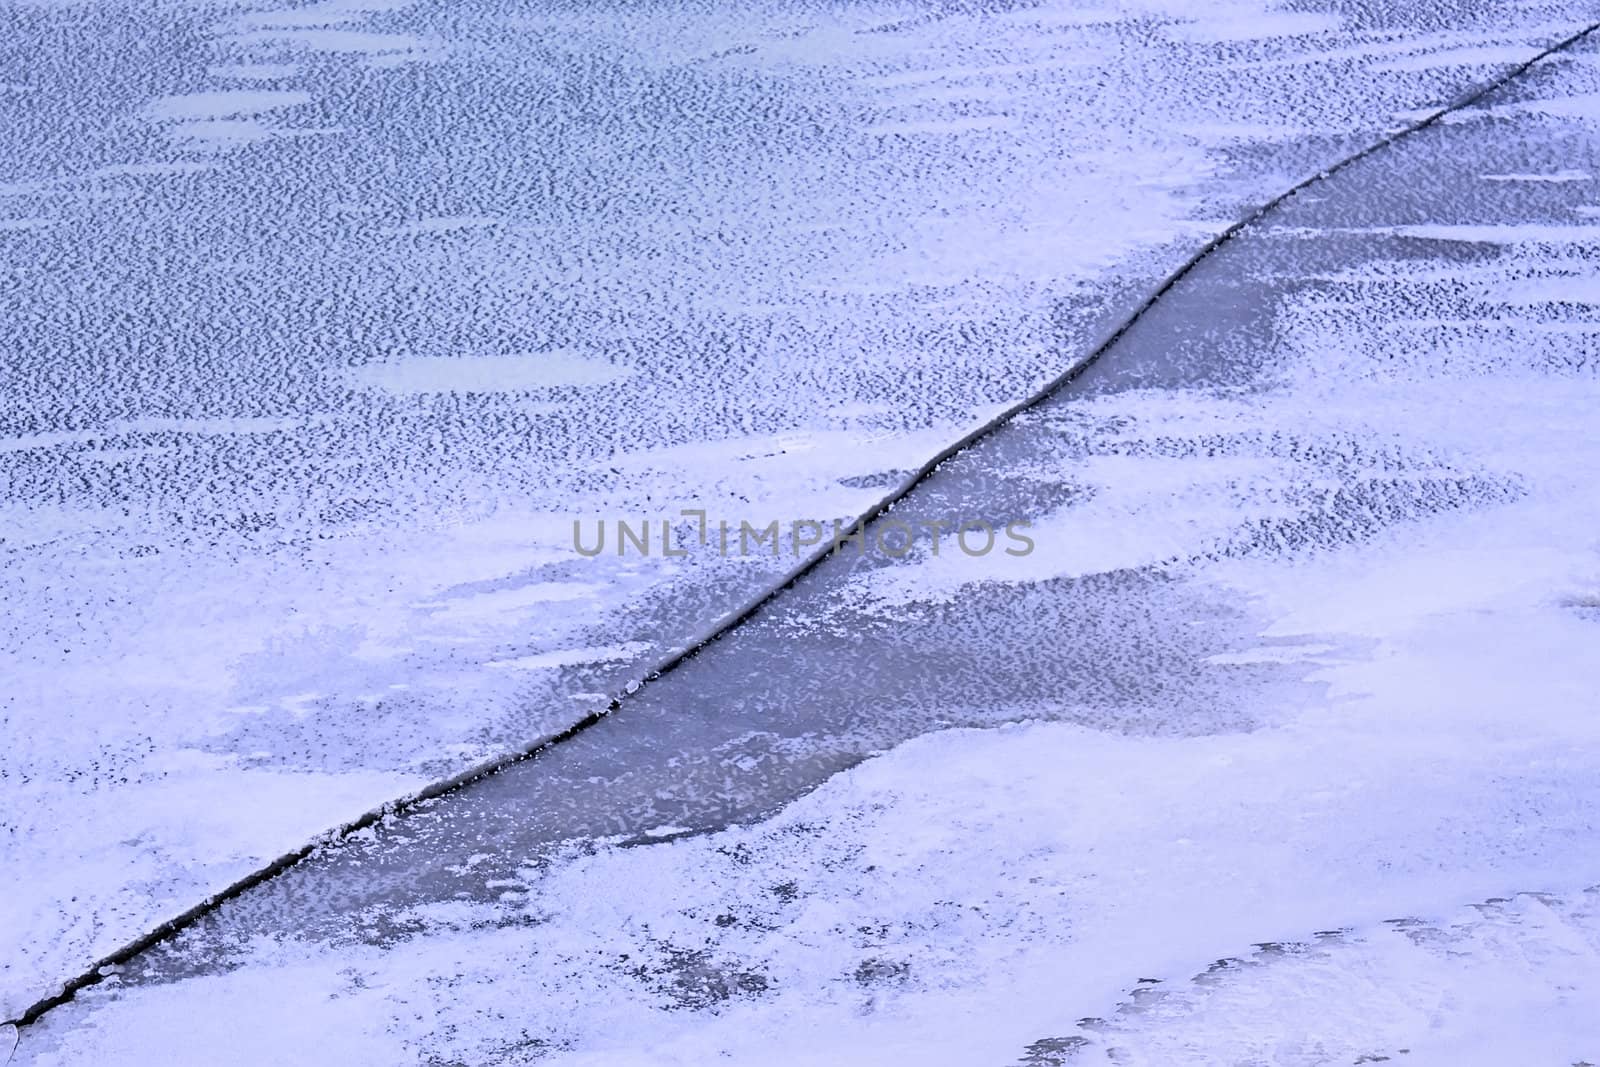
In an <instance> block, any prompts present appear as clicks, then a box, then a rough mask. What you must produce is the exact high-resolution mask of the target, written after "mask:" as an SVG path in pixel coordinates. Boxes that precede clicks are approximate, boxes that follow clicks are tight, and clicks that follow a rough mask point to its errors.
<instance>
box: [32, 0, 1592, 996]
mask: <svg viewBox="0 0 1600 1067" xmlns="http://www.w3.org/2000/svg"><path fill="white" fill-rule="evenodd" d="M1588 15H1589V12H1588V11H1587V10H1585V5H1582V4H1577V3H1562V2H1549V3H1533V4H1514V5H1513V4H1508V5H1496V4H1480V3H1470V2H1437V3H1424V4H1417V5H1404V6H1400V5H1389V4H1365V3H1355V2H1347V3H1331V4H1325V5H1320V6H1319V5H1315V4H1296V5H1282V6H1272V5H1269V4H1267V3H1265V2H1264V0H1262V2H1256V0H1249V2H1240V3H1225V4H1206V5H1194V4H1189V3H1179V2H1177V0H1170V2H1169V0H1154V2H1152V0H1127V2H1116V3H1108V4H1105V5H1096V6H1093V7H1089V6H1084V5H1076V4H1063V3H1045V4H1041V5H1036V6H1026V5H1009V4H1004V3H997V4H935V3H913V4H901V5H886V4H853V5H842V4H841V5H822V4H810V5H806V4H788V5H769V4H763V3H742V4H736V5H703V4H693V3H659V4H653V5H644V6H640V5H629V6H626V7H616V6H612V5H606V4H599V5H597V4H593V3H584V4H581V5H567V4H562V3H542V4H536V5H533V6H522V7H514V8H513V7H496V6H493V5H490V4H487V3H483V2H477V0H469V2H467V3H449V4H445V3H437V4H432V3H419V4H404V3H394V2H388V0H371V2H362V0H357V2H353V3H341V2H332V3H317V4H311V5H305V6H301V7H295V8H290V7H267V6H258V5H248V6H247V5H234V6H227V5H221V4H207V3H182V4H175V3H163V2H155V0H135V2H133V3H126V4H117V5H112V4H109V3H51V4H36V3H28V2H23V3H17V2H8V3H5V4H0V23H3V30H0V279H3V282H0V321H3V322H4V323H5V328H4V332H3V335H0V479H3V481H0V485H3V489H0V602H3V603H4V606H5V612H4V621H3V630H0V633H3V637H0V657H3V658H0V676H3V679H4V683H3V689H0V753H3V755H0V776H3V779H0V780H3V782H4V788H5V798H6V799H5V806H4V811H3V814H0V869H4V870H6V871H7V872H8V874H9V876H8V878H7V890H6V892H5V893H3V894H0V969H3V970H0V1008H3V1009H4V1011H3V1012H0V1013H3V1014H11V1013H13V1012H15V1011H16V1010H18V1009H19V1008H20V1007H22V1006H23V1005H25V1004H26V1003H28V1002H29V1001H31V1000H32V999H33V998H34V997H36V996H38V995H40V994H41V993H43V992H45V991H47V990H48V989H50V988H51V987H52V985H53V984H54V983H56V982H59V981H60V980H62V979H63V978H65V977H66V976H67V975H69V974H71V973H73V972H75V971H77V970H78V969H80V968H81V967H82V966H84V965H85V964H86V963H87V962H88V961H89V960H91V959H93V958H94V957H96V956H97V955H99V954H101V953H103V952H106V951H108V950H110V949H112V948H114V947H115V946H117V945H119V944H121V943H122V942H123V941H125V940H126V939H128V938H129V937H131V936H133V935H135V934H137V933H139V932H141V931H143V930H145V929H147V928H148V927H150V926H151V925H152V924H153V923H155V922H156V921H158V920H160V919H161V918H164V917H166V916H168V915H170V914H173V913H175V912H177V911H179V910H181V909H182V908H183V907H185V906H187V905H188V904H190V903H192V902H194V901H195V900H196V899H198V898H199V897H201V896H203V895H204V894H205V893H207V892H209V891H211V890H213V889H215V888H217V887H219V886H221V885H223V884H225V883H227V882H228V881H229V880H231V879H232V878H234V877H236V876H238V875H239V874H241V873H243V872H245V871H247V870H249V869H251V868H253V867H255V866H258V865H259V864H260V863H262V862H263V861H264V860H265V859H267V858H269V857H271V856H273V855H276V854H277V853H279V852H281V851H284V850H286V849H289V848H292V847H294V846H296V845H298V844H300V843H302V842H303V841H305V840H306V839H308V838H309V837H310V836H311V835H312V834H314V833H315V832H317V831H319V830H322V829H324V828H326V827H328V826H330V825H334V824H337V823H339V822H340V821H342V820H344V819H347V818H350V817H352V816H354V815H355V814H357V813H359V812H361V811H363V810H365V809H366V808H368V807H370V806H372V805H374V804H376V803H378V802H380V801H382V800H385V799H387V798H389V797H391V796H394V795H396V794H398V793H402V792H405V791H407V790H409V789H412V788H414V787H416V786H418V785H419V784H421V783H422V782H424V781H427V780H430V779H432V778H435V777H437V776H440V775H443V774H445V773H448V772H450V771H452V770H454V769H457V768H460V767H462V766H465V765H468V764H470V763H471V762H472V761H474V760H477V759H480V758H482V757H484V756H486V755H489V754H491V753H495V752H499V751H504V750H506V749H509V748H513V747H516V746H518V745H520V744H522V743H525V742H526V741H528V740H530V739H531V738H533V737H536V736H538V735H540V734H541V733H543V732H546V731H549V730H553V729H557V728H559V727H561V726H564V725H565V724H567V723H569V722H571V721H572V720H573V719H574V718H575V717H577V715H579V714H580V713H581V712H583V711H585V710H588V709H589V708H592V707H593V706H595V704H596V703H597V702H603V699H604V698H603V697H602V696H599V695H597V694H603V693H606V692H609V691H611V690H612V689H614V688H615V687H616V686H617V685H619V684H620V683H621V682H622V681H623V680H625V679H627V678H629V677H632V676H634V675H636V674H637V673H638V672H639V671H640V670H642V669H643V668H642V666H641V665H642V664H647V663H648V662H649V661H651V660H652V659H653V658H655V657H657V656H658V655H659V654H660V653H661V652H662V650H664V649H665V648H667V647H669V646H671V645H673V644H675V643H677V642H681V641H682V640H684V639H685V638H686V636H687V635H689V634H692V633H696V632H698V631H699V630H700V629H701V628H702V627H703V626H704V625H705V624H706V623H707V621H708V620H710V619H712V618H715V617H716V616H717V615H718V614H719V613H720V612H722V611H725V610H727V609H728V608H729V607H731V606H732V605H734V604H736V603H738V602H739V601H741V600H742V599H743V598H744V597H745V596H747V595H749V593H750V592H751V591H753V590H754V589H756V588H758V587H759V586H760V585H761V584H762V583H763V582H765V581H767V580H768V579H769V578H770V577H771V575H772V573H773V572H774V568H775V566H776V564H773V563H771V562H768V563H759V562H757V563H746V564H745V565H741V566H735V565H731V564H729V565H722V564H720V563H719V562H718V561H717V560H716V559H714V558H708V557H707V556H705V555H704V554H701V555H696V556H694V557H692V558H690V559H687V560H663V559H661V558H659V556H657V557H652V558H650V559H648V560H639V559H628V560H618V559H615V558H606V559H603V560H594V561H591V560H583V559H579V558H576V557H575V556H574V554H573V553H572V552H571V549H570V530H571V522H572V519H573V518H574V517H575V516H582V517H585V518H594V517H600V516H613V517H615V516H619V515H641V516H642V515H662V514H664V515H668V516H670V515H673V514H675V513H676V512H677V510H678V509H679V508H681V507H693V506H699V507H705V508H709V509H711V510H713V511H714V512H715V511H722V512H726V513H731V514H732V517H734V518H739V517H744V516H747V515H748V516H753V517H757V518H760V519H762V520H763V521H765V520H766V519H768V518H769V517H775V516H777V515H784V516H788V515H816V516H818V517H824V516H831V515H841V514H849V513H853V512H854V511H856V510H857V509H859V508H861V507H862V506H864V505H865V504H867V503H868V502H870V501H871V500H872V499H873V498H875V497H876V496H877V495H878V494H879V493H881V492H882V485H883V484H885V483H884V482H882V481H881V479H880V480H875V479H874V477H873V476H881V475H883V474H884V472H889V471H905V470H909V469H912V468H914V467H915V466H916V465H917V464H918V463H919V462H920V461H921V460H922V459H923V458H925V457H926V456H928V455H930V454H932V452H934V451H935V450H936V449H937V448H938V447H939V445H941V444H942V443H944V442H946V441H948V440H950V439H952V438H953V437H955V436H957V435H958V434H959V432H960V431H961V430H962V429H963V428H964V427H966V426H968V425H970V424H972V423H973V422H975V421H976V420H977V419H979V418H981V417H983V416H984V415H985V414H987V413H988V412H990V411H992V410H993V409H994V407H995V406H996V405H997V404H1000V403H1003V402H1006V401H1009V400H1013V399H1015V398H1017V397H1019V396H1021V395H1023V394H1025V393H1026V392H1027V391H1028V390H1029V389H1030V388H1032V387H1034V386H1036V385H1037V384H1038V383H1040V382H1042V381H1044V380H1046V379H1048V378H1049V377H1051V376H1052V375H1053V374H1055V373H1057V372H1058V371H1060V370H1061V369H1062V368H1063V367H1064V366H1066V365H1068V364H1069V363H1070V362H1071V361H1072V360H1074V359H1075V358H1077V357H1079V356H1080V355H1081V354H1082V353H1083V352H1084V351H1085V350H1086V348H1087V347H1088V344H1089V342H1090V339H1091V338H1092V337H1093V336H1094V335H1095V333H1096V331H1097V330H1099V329H1101V328H1102V327H1103V326H1104V324H1105V323H1107V322H1108V321H1110V320H1111V319H1112V318H1113V317H1114V316H1115V314H1116V313H1118V312H1119V311H1120V310H1122V309H1125V308H1126V307H1128V306H1130V305H1131V303H1132V302H1133V301H1134V300H1135V299H1137V297H1138V295H1139V294H1141V293H1143V292H1144V291H1147V290H1148V288H1149V286H1150V285H1151V284H1152V282H1153V280H1154V279H1156V278H1157V277H1158V276H1160V275H1161V274H1162V273H1163V272H1164V271H1166V270H1167V269H1169V268H1170V267H1171V266H1173V265H1174V264H1175V263H1177V262H1178V261H1179V260H1180V259H1181V257H1182V256H1183V255H1184V254H1186V253H1187V252H1188V251H1189V250H1191V249H1193V248H1194V247H1196V246H1197V245H1198V244H1199V243H1200V242H1201V241H1202V240H1204V239H1205V237H1206V236H1207V235H1209V234H1210V233H1212V232H1215V230H1216V229H1217V228H1218V227H1220V226H1221V225H1223V224H1224V223H1225V222H1226V221H1228V220H1230V219H1231V218H1234V217H1236V216H1237V215H1238V214H1239V213H1240V212H1241V211H1243V210H1244V206H1245V205H1247V204H1249V203H1253V202H1256V201H1258V200H1260V199H1262V198H1264V197H1265V196H1267V195H1269V194H1270V193H1271V192H1274V191H1276V190H1277V189H1278V188H1281V187H1282V186H1283V185H1285V184H1287V183H1288V182H1289V181H1291V180H1293V179H1296V178H1298V177H1300V176H1302V175H1303V174H1305V173H1309V172H1310V171H1312V170H1314V169H1316V167H1317V166H1319V165H1320V164H1322V163H1325V162H1326V161H1328V160H1330V159H1333V158H1337V157H1338V156H1339V155H1341V154H1343V153H1344V152H1346V151H1348V150H1349V149H1350V148H1351V147H1353V146H1355V145H1358V144H1363V143H1366V142H1367V141H1369V140H1371V139H1372V138H1373V137H1375V136H1376V135H1378V134H1379V133H1380V132H1381V131H1383V130H1385V129H1388V128H1390V127H1392V126H1393V125H1395V124H1396V123H1397V121H1399V116H1402V115H1406V114H1410V113H1413V112H1416V111H1419V110H1424V109H1426V108H1428V107H1431V106H1433V105H1435V104H1437V103H1439V102H1442V101H1444V100H1447V99H1450V98H1452V97H1454V96H1455V95H1456V94H1457V93H1458V92H1459V91H1460V89H1461V88H1462V87H1464V86H1466V85H1470V84H1474V83H1476V82H1479V81H1482V80H1484V79H1486V78H1488V77H1490V76H1492V75H1493V73H1494V72H1495V71H1497V70H1499V69H1501V68H1502V67H1504V66H1505V65H1506V64H1509V63H1512V62H1515V61H1517V60H1519V59H1521V58H1524V57H1526V56H1527V55H1530V54H1532V52H1533V51H1534V50H1535V49H1536V48H1537V47H1538V46H1539V45H1540V44H1542V43H1545V42H1548V41H1550V40H1553V39H1555V38H1557V37H1559V36H1560V35H1562V34H1564V33H1566V32H1569V31H1570V30H1571V29H1572V28H1573V27H1574V26H1575V25H1577V24H1578V23H1579V22H1580V21H1581V19H1583V18H1585V17H1588ZM1583 99H1586V98H1585V97H1584V95H1583V94H1582V93H1581V92H1579V91H1576V90H1573V91H1570V92H1568V93H1567V94H1566V95H1565V96H1563V97H1562V98H1561V100H1562V101H1564V102H1561V103H1560V104H1559V106H1556V105H1550V106H1548V107H1545V108H1544V110H1543V111H1538V110H1537V108H1535V111H1534V112H1531V113H1534V114H1537V115H1541V116H1544V117H1545V118H1547V119H1551V120H1555V119H1559V118H1561V117H1562V116H1564V115H1569V114H1573V113H1574V109H1575V108H1577V105H1575V104H1571V103H1570V101H1573V100H1579V101H1581V100H1583ZM1508 184H1509V183H1508ZM1571 184H1572V185H1573V186H1574V187H1581V186H1580V185H1579V183H1576V182H1574V183H1571ZM1420 224H1422V223H1419V225H1420ZM1115 473H1116V472H1115V471H1114V470H1112V469H1110V468H1107V469H1105V470H1103V471H1102V472H1101V474H1103V475H1104V476H1105V477H1112V476H1113V475H1114V474H1115ZM841 479H844V481H841ZM872 486H876V488H873V487H872ZM585 650H587V651H585ZM580 657H583V658H586V659H587V660H588V662H579V659H580ZM508 663H509V664H520V666H521V667H522V668H523V669H515V670H512V669H503V668H504V665H505V664H508ZM493 664H500V665H501V667H502V669H494V667H493V666H492V665H493Z"/></svg>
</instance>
